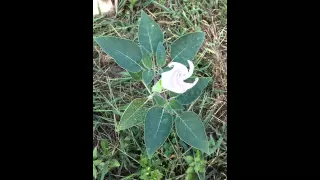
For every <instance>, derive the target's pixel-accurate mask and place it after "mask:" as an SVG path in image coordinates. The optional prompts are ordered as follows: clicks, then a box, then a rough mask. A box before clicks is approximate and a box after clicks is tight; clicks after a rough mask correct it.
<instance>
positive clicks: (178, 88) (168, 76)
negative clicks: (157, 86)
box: [161, 60, 199, 94]
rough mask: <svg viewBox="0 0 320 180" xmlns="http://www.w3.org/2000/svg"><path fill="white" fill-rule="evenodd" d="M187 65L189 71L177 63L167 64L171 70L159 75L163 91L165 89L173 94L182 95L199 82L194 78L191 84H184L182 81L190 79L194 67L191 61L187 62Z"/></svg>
mask: <svg viewBox="0 0 320 180" xmlns="http://www.w3.org/2000/svg"><path fill="white" fill-rule="evenodd" d="M188 64H189V68H190V69H189V71H188V69H187V67H186V66H184V65H183V64H181V63H178V62H171V63H169V64H168V67H170V68H171V67H172V66H173V68H172V69H171V70H170V71H167V72H164V73H162V74H161V83H162V87H163V88H164V89H167V90H169V91H172V92H175V93H179V94H181V93H184V92H186V91H187V90H188V89H190V88H192V87H193V86H195V85H196V84H197V82H198V80H199V78H196V79H195V81H194V82H193V83H186V82H184V80H186V79H188V78H189V77H191V75H192V73H193V70H194V65H193V63H192V62H191V61H189V60H188Z"/></svg>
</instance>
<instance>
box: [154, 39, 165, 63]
mask: <svg viewBox="0 0 320 180" xmlns="http://www.w3.org/2000/svg"><path fill="white" fill-rule="evenodd" d="M156 62H157V66H158V67H162V66H164V65H165V64H166V49H165V48H164V46H163V45H162V43H161V42H160V43H159V44H158V47H157V52H156Z"/></svg>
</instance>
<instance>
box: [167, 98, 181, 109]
mask: <svg viewBox="0 0 320 180" xmlns="http://www.w3.org/2000/svg"><path fill="white" fill-rule="evenodd" d="M169 105H170V106H171V108H172V109H174V110H175V111H178V110H183V109H184V107H183V106H182V105H181V104H180V103H179V102H178V101H176V100H174V99H171V100H170V102H169Z"/></svg>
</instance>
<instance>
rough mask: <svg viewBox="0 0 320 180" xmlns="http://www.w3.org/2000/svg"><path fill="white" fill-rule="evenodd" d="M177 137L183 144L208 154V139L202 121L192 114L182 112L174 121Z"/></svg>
mask: <svg viewBox="0 0 320 180" xmlns="http://www.w3.org/2000/svg"><path fill="white" fill-rule="evenodd" d="M175 125H176V131H177V135H178V136H179V138H180V139H182V140H183V141H184V142H185V143H187V144H189V145H190V146H192V147H194V148H196V149H199V150H201V151H203V152H205V153H207V154H209V143H208V138H207V135H206V132H205V129H204V126H203V123H202V121H201V120H200V118H199V117H198V115H197V114H196V113H194V112H190V111H187V112H183V113H181V114H180V115H177V117H176V120H175Z"/></svg>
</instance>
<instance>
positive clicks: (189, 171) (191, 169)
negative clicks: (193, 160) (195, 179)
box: [186, 167, 194, 174]
mask: <svg viewBox="0 0 320 180" xmlns="http://www.w3.org/2000/svg"><path fill="white" fill-rule="evenodd" d="M193 172H194V169H193V167H188V169H187V170H186V173H187V174H191V173H193Z"/></svg>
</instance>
